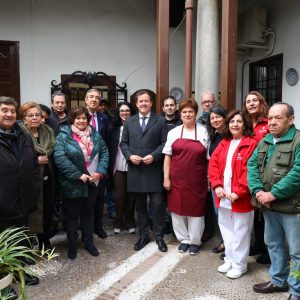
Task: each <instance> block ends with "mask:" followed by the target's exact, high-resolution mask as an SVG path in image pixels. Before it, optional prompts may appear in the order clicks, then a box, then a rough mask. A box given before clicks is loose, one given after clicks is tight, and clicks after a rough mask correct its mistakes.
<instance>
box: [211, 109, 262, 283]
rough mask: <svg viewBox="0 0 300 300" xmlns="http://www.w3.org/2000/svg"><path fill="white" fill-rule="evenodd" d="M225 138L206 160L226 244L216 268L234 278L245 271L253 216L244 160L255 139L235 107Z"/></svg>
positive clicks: (230, 116)
mask: <svg viewBox="0 0 300 300" xmlns="http://www.w3.org/2000/svg"><path fill="white" fill-rule="evenodd" d="M224 125H225V129H224V132H223V135H224V139H223V140H222V141H221V142H220V144H219V145H218V147H217V149H216V150H215V151H214V153H213V154H212V156H211V158H210V161H209V169H208V172H209V179H210V182H211V186H212V188H213V189H214V190H215V193H216V196H217V197H216V205H217V207H218V208H219V218H218V223H219V227H220V230H221V234H222V237H223V239H224V244H225V259H224V261H225V262H224V264H223V265H221V266H220V267H219V268H218V271H219V272H221V273H226V275H227V277H229V278H232V279H235V278H239V277H241V276H242V275H243V274H244V273H246V272H247V256H248V254H249V248H250V237H251V230H252V224H253V217H254V212H253V210H254V207H252V205H251V195H250V191H249V188H248V183H247V161H248V159H249V158H250V156H251V154H252V152H253V151H254V149H255V148H256V145H257V141H256V140H255V139H253V138H252V137H251V136H252V134H253V131H252V127H251V124H250V122H247V120H246V119H245V117H244V115H243V113H242V112H241V111H239V110H234V111H232V112H230V113H229V114H228V116H227V117H226V119H225V122H224Z"/></svg>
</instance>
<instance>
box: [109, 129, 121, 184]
mask: <svg viewBox="0 0 300 300" xmlns="http://www.w3.org/2000/svg"><path fill="white" fill-rule="evenodd" d="M120 129H121V126H113V125H111V126H109V128H108V142H107V147H108V152H109V167H108V175H109V178H110V179H112V176H113V169H114V165H115V161H116V158H117V153H118V146H119V138H120ZM111 183H112V182H111Z"/></svg>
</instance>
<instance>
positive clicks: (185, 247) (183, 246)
mask: <svg viewBox="0 0 300 300" xmlns="http://www.w3.org/2000/svg"><path fill="white" fill-rule="evenodd" d="M189 246H190V245H189V244H184V243H181V244H180V245H179V246H178V251H179V252H180V253H185V252H187V251H188V250H189Z"/></svg>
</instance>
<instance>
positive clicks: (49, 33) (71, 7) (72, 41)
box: [0, 0, 300, 127]
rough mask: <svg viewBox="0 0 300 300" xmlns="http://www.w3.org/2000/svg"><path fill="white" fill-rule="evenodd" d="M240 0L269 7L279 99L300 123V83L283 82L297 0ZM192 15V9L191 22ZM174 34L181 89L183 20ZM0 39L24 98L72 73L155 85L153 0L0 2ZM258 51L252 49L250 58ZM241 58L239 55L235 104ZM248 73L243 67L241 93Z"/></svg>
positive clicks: (294, 50)
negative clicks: (10, 48)
mask: <svg viewBox="0 0 300 300" xmlns="http://www.w3.org/2000/svg"><path fill="white" fill-rule="evenodd" d="M195 2H196V0H195ZM240 4H243V6H244V7H246V9H251V7H253V6H263V7H266V8H267V12H268V19H269V24H270V27H271V28H272V29H273V30H274V31H275V32H276V43H275V47H274V51H273V53H272V55H276V54H279V53H283V82H282V87H283V89H282V90H283V92H282V94H283V97H282V100H283V101H286V102H289V103H291V104H292V105H293V106H294V108H295V114H296V124H297V125H298V127H300V117H299V118H298V117H297V116H298V115H300V103H299V101H298V95H300V83H297V84H296V85H295V86H289V85H288V84H287V82H286V80H285V73H286V71H287V69H288V68H291V67H293V68H295V69H296V70H297V71H298V72H299V73H300V59H299V48H300V39H299V38H298V36H299V31H300V18H299V15H300V2H299V1H295V0H285V1H280V0H260V1H258V0H251V1H250V0H247V1H246V0H245V1H244V0H243V1H242V0H240ZM196 17H197V13H196V9H195V13H194V20H195V24H196ZM195 28H196V26H195ZM173 31H174V28H171V29H170V35H171V36H172V38H171V42H170V85H169V86H170V88H172V87H174V86H178V87H181V88H183V89H184V76H185V74H184V64H185V23H184V22H183V23H182V24H181V26H180V27H179V29H178V30H177V31H176V32H175V34H174V35H172V32H173ZM195 36H196V35H195ZM0 40H10V41H19V42H20V82H21V101H22V102H24V101H27V100H31V99H32V100H36V101H38V102H40V103H44V104H49V101H50V88H51V85H50V83H51V80H56V81H57V82H60V75H61V74H70V73H72V72H74V71H77V70H80V71H87V72H97V71H103V72H105V73H107V74H108V75H115V76H116V78H117V82H118V83H119V84H121V83H122V82H124V81H126V83H127V85H128V92H129V96H130V95H131V94H132V93H134V92H135V91H136V90H137V89H140V88H148V89H151V90H153V91H155V89H156V76H155V71H156V60H155V55H156V54H155V52H156V0H53V1H49V0H10V1H6V0H0ZM195 46H196V39H194V47H195ZM194 53H195V51H194ZM263 53H264V52H258V51H253V52H252V55H253V58H254V57H256V56H257V55H261V54H263ZM244 59H245V56H241V55H239V56H238V68H237V96H236V103H237V107H239V106H240V103H241V98H242V96H241V94H242V93H241V62H242V61H243V60H244ZM194 63H195V60H194ZM194 69H195V68H193V72H194V71H195V70H194ZM248 74H249V69H248V64H247V65H246V66H245V70H244V75H245V78H244V89H243V90H244V91H243V94H244V95H245V93H246V92H247V90H248ZM200 75H201V71H200ZM195 84H197V83H194V82H193V90H195Z"/></svg>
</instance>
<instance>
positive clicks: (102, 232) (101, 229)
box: [94, 227, 107, 239]
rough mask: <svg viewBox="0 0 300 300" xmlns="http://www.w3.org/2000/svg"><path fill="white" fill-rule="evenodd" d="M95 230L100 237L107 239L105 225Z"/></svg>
mask: <svg viewBox="0 0 300 300" xmlns="http://www.w3.org/2000/svg"><path fill="white" fill-rule="evenodd" d="M94 232H95V233H96V234H97V235H98V237H99V238H100V239H106V238H107V233H106V232H105V231H104V229H103V227H99V228H97V229H95V230H94Z"/></svg>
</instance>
